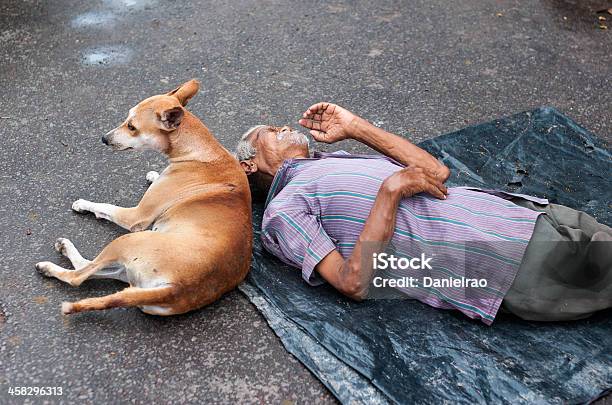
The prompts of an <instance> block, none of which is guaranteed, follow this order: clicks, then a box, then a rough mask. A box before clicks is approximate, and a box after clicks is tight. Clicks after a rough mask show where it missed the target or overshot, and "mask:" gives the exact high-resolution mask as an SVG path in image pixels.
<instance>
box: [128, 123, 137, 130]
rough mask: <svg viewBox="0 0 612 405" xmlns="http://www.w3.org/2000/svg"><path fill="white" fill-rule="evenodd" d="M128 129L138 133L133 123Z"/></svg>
mask: <svg viewBox="0 0 612 405" xmlns="http://www.w3.org/2000/svg"><path fill="white" fill-rule="evenodd" d="M127 127H128V129H129V130H130V131H136V127H135V126H134V125H132V123H131V122H128V124H127Z"/></svg>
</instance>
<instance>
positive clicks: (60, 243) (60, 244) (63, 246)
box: [54, 238, 72, 256]
mask: <svg viewBox="0 0 612 405" xmlns="http://www.w3.org/2000/svg"><path fill="white" fill-rule="evenodd" d="M70 245H72V242H70V241H69V240H68V239H66V238H58V239H57V240H56V241H55V245H54V246H55V250H56V251H58V252H59V253H61V254H62V255H64V256H66V251H67V250H68V248H69V246H70Z"/></svg>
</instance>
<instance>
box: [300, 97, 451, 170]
mask: <svg viewBox="0 0 612 405" xmlns="http://www.w3.org/2000/svg"><path fill="white" fill-rule="evenodd" d="M299 123H300V125H302V126H304V127H306V128H308V129H310V133H311V135H312V136H313V137H314V139H315V140H316V141H318V142H326V143H334V142H337V141H340V140H343V139H355V140H357V141H360V142H362V143H364V144H366V145H368V146H369V147H371V148H372V149H374V150H376V151H378V152H380V153H382V154H384V155H386V156H389V157H390V158H392V159H395V160H397V161H398V162H400V163H402V164H403V165H406V166H410V167H420V168H423V169H425V170H427V171H429V172H430V173H432V174H433V175H434V176H435V177H436V178H437V179H439V180H441V181H443V182H444V181H446V180H447V179H448V177H449V176H450V170H449V169H448V168H447V167H446V166H445V165H444V164H442V163H441V162H440V161H438V159H436V158H435V157H433V156H432V155H430V154H429V153H428V152H426V151H425V150H423V149H421V148H419V147H418V146H416V145H415V144H413V143H412V142H410V141H408V140H407V139H404V138H402V137H400V136H397V135H394V134H391V133H389V132H387V131H385V130H383V129H380V128H378V127H376V126H374V125H372V124H370V123H369V122H368V121H367V120H365V119H363V118H361V117H358V116H356V115H355V114H353V113H351V112H350V111H348V110H346V109H344V108H342V107H340V106H338V105H336V104H332V103H317V104H315V105H313V106H311V107H310V108H308V110H306V112H304V114H303V117H302V119H300V121H299Z"/></svg>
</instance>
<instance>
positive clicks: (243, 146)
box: [234, 125, 265, 162]
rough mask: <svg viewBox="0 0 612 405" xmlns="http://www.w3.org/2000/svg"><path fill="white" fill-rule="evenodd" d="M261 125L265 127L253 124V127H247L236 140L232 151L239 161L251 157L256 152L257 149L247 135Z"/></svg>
mask: <svg viewBox="0 0 612 405" xmlns="http://www.w3.org/2000/svg"><path fill="white" fill-rule="evenodd" d="M261 127H265V125H255V126H254V127H251V128H249V129H248V130H247V131H246V132H245V133H244V134H242V136H241V137H240V140H239V141H238V144H237V145H236V151H235V152H234V157H235V158H236V159H238V161H239V162H242V161H243V160H249V159H253V158H254V157H255V155H256V154H257V149H256V148H255V146H253V142H251V140H250V139H248V138H249V135H251V134H252V133H253V132H255V131H256V130H258V129H259V128H261Z"/></svg>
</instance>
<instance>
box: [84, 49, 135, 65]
mask: <svg viewBox="0 0 612 405" xmlns="http://www.w3.org/2000/svg"><path fill="white" fill-rule="evenodd" d="M129 56H130V50H129V49H128V48H126V47H123V46H102V47H97V48H91V49H88V50H86V51H85V52H84V54H83V60H82V62H83V64H84V65H89V66H100V65H119V64H123V63H126V62H127V61H128V60H129Z"/></svg>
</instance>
